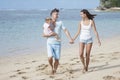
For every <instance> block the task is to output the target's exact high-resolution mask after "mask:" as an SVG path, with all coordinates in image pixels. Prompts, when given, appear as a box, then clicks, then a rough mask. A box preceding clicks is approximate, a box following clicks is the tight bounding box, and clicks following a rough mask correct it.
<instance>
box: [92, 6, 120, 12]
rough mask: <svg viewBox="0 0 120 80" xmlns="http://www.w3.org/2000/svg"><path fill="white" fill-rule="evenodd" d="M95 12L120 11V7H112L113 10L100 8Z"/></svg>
mask: <svg viewBox="0 0 120 80" xmlns="http://www.w3.org/2000/svg"><path fill="white" fill-rule="evenodd" d="M94 11H97V12H101V11H106V12H107V11H120V7H111V8H108V9H107V8H102V9H100V8H99V7H98V8H96V9H94Z"/></svg>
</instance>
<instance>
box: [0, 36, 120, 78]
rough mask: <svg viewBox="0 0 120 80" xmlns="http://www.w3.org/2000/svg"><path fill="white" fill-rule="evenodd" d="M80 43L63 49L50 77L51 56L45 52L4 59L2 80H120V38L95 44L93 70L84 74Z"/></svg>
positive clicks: (0, 68)
mask: <svg viewBox="0 0 120 80" xmlns="http://www.w3.org/2000/svg"><path fill="white" fill-rule="evenodd" d="M78 47H79V46H78V42H76V43H75V44H73V45H69V48H67V49H62V55H61V59H60V65H59V67H58V70H57V73H56V74H55V75H50V66H49V65H48V61H47V55H46V53H45V54H44V55H40V54H41V53H39V54H38V53H37V54H36V53H33V54H23V55H19V56H7V57H0V80H120V37H114V38H108V39H103V40H102V46H101V47H99V46H98V44H97V43H96V42H95V43H94V45H93V48H92V52H91V61H90V65H89V71H88V72H86V73H84V74H83V73H82V71H81V68H82V64H81V62H80V59H79V53H78V52H79V51H78Z"/></svg>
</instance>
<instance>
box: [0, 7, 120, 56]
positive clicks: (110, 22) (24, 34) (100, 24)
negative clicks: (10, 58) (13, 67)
mask: <svg viewBox="0 0 120 80" xmlns="http://www.w3.org/2000/svg"><path fill="white" fill-rule="evenodd" d="M89 11H90V12H91V13H93V14H97V16H96V17H95V22H96V27H97V31H98V33H99V35H100V38H101V39H102V38H108V37H114V36H120V12H117V11H116V12H95V11H94V10H89ZM49 13H50V10H0V56H5V55H19V54H29V53H31V54H36V53H39V54H45V53H46V39H45V38H43V37H41V35H42V29H43V28H42V25H43V23H44V19H45V17H46V16H49ZM59 19H60V20H62V21H63V22H64V25H65V26H66V28H67V29H68V30H69V31H70V33H71V35H72V36H74V34H75V33H76V31H77V28H78V23H79V21H80V19H81V18H80V10H79V9H67V10H61V11H60V15H59ZM62 34H63V36H62V44H63V45H64V46H66V47H67V45H68V44H69V43H68V39H67V38H66V37H65V34H64V32H63V33H62Z"/></svg>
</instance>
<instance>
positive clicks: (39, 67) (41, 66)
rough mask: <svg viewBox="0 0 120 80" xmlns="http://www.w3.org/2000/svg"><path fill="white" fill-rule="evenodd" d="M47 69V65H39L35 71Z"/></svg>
mask: <svg viewBox="0 0 120 80" xmlns="http://www.w3.org/2000/svg"><path fill="white" fill-rule="evenodd" d="M47 67H48V65H46V64H42V65H40V66H38V67H37V70H36V71H39V70H44V69H45V68H47Z"/></svg>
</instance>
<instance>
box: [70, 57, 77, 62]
mask: <svg viewBox="0 0 120 80" xmlns="http://www.w3.org/2000/svg"><path fill="white" fill-rule="evenodd" d="M76 59H78V58H72V59H70V61H73V60H76Z"/></svg>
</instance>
